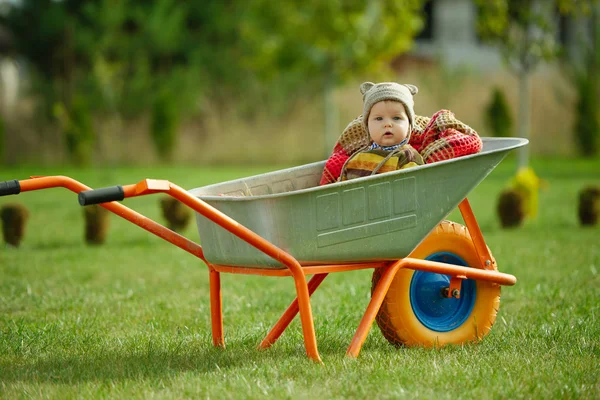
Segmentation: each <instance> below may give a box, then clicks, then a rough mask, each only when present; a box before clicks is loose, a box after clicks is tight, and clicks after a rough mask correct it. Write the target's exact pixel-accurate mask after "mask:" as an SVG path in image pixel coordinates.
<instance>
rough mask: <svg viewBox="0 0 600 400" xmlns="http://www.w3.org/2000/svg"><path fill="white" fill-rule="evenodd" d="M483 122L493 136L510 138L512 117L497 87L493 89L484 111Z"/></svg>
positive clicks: (504, 98) (501, 92)
mask: <svg viewBox="0 0 600 400" xmlns="http://www.w3.org/2000/svg"><path fill="white" fill-rule="evenodd" d="M485 122H486V125H487V128H488V129H489V130H490V132H491V134H492V135H493V136H496V137H506V136H511V132H512V129H513V117H512V115H511V112H510V108H509V107H508V102H507V101H506V97H505V96H504V92H503V91H502V89H500V88H499V87H495V88H494V89H493V92H492V99H491V101H490V103H489V104H488V106H487V108H486V109H485Z"/></svg>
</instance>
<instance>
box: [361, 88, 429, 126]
mask: <svg viewBox="0 0 600 400" xmlns="http://www.w3.org/2000/svg"><path fill="white" fill-rule="evenodd" d="M418 92H419V89H418V88H417V87H416V86H414V85H409V84H399V83H396V82H382V83H377V84H375V83H372V82H365V83H363V84H362V85H360V93H362V95H363V102H364V108H363V124H364V126H365V127H368V121H369V114H370V113H371V107H373V106H374V105H375V103H379V102H380V101H384V100H394V101H399V102H400V103H402V105H403V106H404V110H405V111H406V115H407V116H408V122H409V125H410V131H411V132H412V130H413V127H414V121H415V110H414V106H415V102H414V100H413V95H415V94H417V93H418Z"/></svg>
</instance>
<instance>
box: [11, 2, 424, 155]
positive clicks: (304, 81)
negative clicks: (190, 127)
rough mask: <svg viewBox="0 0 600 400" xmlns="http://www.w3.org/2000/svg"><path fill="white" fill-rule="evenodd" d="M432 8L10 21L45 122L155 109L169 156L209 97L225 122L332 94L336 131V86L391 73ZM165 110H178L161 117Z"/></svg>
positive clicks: (61, 12) (116, 9) (183, 9)
mask: <svg viewBox="0 0 600 400" xmlns="http://www.w3.org/2000/svg"><path fill="white" fill-rule="evenodd" d="M422 3H423V0H372V1H369V2H365V1H363V0H347V1H341V0H328V1H325V0H306V1H303V2H300V1H285V2H272V1H267V0H228V1H222V0H203V1H202V2H189V1H183V0H151V1H141V0H134V1H129V2H123V1H119V0H87V1H83V0H62V1H53V0H22V1H20V2H18V3H15V4H14V5H13V6H12V7H11V8H10V11H9V12H8V14H6V15H5V16H3V17H2V21H1V22H2V23H4V24H5V25H6V26H7V27H8V28H9V29H10V30H11V32H12V33H13V35H14V36H15V39H16V41H15V42H16V50H17V52H18V53H19V54H20V56H21V57H23V58H25V59H26V60H27V62H28V64H29V65H30V70H31V72H32V77H33V80H34V90H35V91H36V93H38V94H41V100H42V102H41V103H42V105H43V106H44V109H45V111H46V112H45V113H44V114H45V115H47V116H49V117H52V116H54V115H55V114H54V113H53V110H55V109H56V106H55V105H56V104H62V106H61V107H63V108H64V113H63V114H62V115H69V116H72V115H73V110H72V108H73V99H74V98H80V97H86V98H87V99H86V101H85V102H84V103H82V104H87V107H89V111H90V112H92V113H93V115H98V114H99V113H107V112H108V113H112V114H117V115H119V116H121V117H124V118H130V117H135V116H138V115H141V114H144V113H148V112H151V110H153V109H154V110H155V113H154V114H155V115H154V118H155V121H158V120H161V121H162V122H161V123H160V124H159V123H155V124H153V126H154V127H155V129H163V128H159V126H163V127H166V126H168V127H169V131H170V133H165V134H164V135H165V136H164V137H163V136H162V134H161V133H160V132H157V131H154V132H153V133H152V138H153V139H154V140H155V144H156V147H157V149H159V148H160V149H161V151H167V153H168V152H170V151H172V150H166V149H165V147H164V143H167V142H168V143H175V139H176V138H175V137H173V132H175V131H176V130H177V124H178V121H180V120H181V115H182V114H183V113H186V112H189V111H194V112H195V111H197V110H198V108H199V107H200V111H202V109H201V107H202V105H203V104H206V102H201V101H199V100H202V99H209V100H210V102H213V103H215V105H216V107H213V108H212V109H213V110H219V111H220V112H227V111H228V107H232V106H236V105H239V104H243V105H244V106H245V108H246V109H245V110H244V112H245V115H247V116H248V117H251V116H252V115H254V114H256V111H257V110H258V109H259V108H266V109H267V110H279V111H287V110H288V109H289V106H290V105H293V104H294V102H295V101H298V99H301V98H305V96H308V95H314V94H315V93H317V91H320V90H323V88H325V89H324V91H325V93H326V99H327V102H326V104H328V107H329V108H328V111H327V112H326V116H327V121H328V124H329V125H328V126H330V125H331V121H333V120H334V119H335V118H334V117H333V115H334V114H335V110H333V104H334V103H333V101H332V90H333V88H334V87H335V86H336V85H338V84H339V83H340V82H343V81H344V80H346V79H347V78H348V77H350V76H357V75H361V74H364V73H375V72H377V71H381V68H384V67H386V66H387V65H386V63H387V62H388V61H389V60H390V59H391V58H392V57H394V56H396V55H398V54H399V53H401V52H403V51H405V50H407V49H408V48H409V46H410V44H411V38H412V36H413V35H414V34H415V32H416V31H417V30H418V29H419V28H420V26H421V20H420V18H419V16H418V12H419V10H420V7H421V5H422ZM31 27H36V29H32V28H31ZM165 93H170V94H171V95H169V96H166V95H165ZM240 98H246V99H255V100H256V101H243V102H240V101H239V100H240ZM166 102H169V105H168V106H166V107H167V108H168V112H165V113H164V114H163V115H158V114H157V113H156V110H157V107H160V104H162V105H165V104H166ZM331 110H333V111H331ZM167 114H168V119H169V121H170V122H169V123H168V124H165V122H166V119H165V118H166V116H167ZM329 130H330V131H335V133H336V134H337V133H339V132H337V129H329ZM79 131H82V130H81V129H76V130H74V132H79ZM167 139H168V140H167ZM82 140H84V141H89V138H88V137H86V138H82ZM168 147H169V148H173V147H174V145H169V146H168ZM167 153H164V152H163V153H160V154H161V155H162V156H164V157H165V158H168V157H169V154H167Z"/></svg>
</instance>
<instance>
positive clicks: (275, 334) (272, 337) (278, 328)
mask: <svg viewBox="0 0 600 400" xmlns="http://www.w3.org/2000/svg"><path fill="white" fill-rule="evenodd" d="M327 275H329V274H317V275H315V276H313V277H312V278H311V280H310V281H309V282H308V295H309V296H312V294H313V293H314V292H315V290H317V288H318V287H319V285H320V284H321V283H322V282H323V280H325V278H326V277H327ZM299 310H300V309H299V307H298V298H296V299H294V301H292V304H290V305H289V307H288V308H287V310H285V312H284V313H283V315H282V316H281V317H280V318H279V320H278V321H277V322H276V323H275V325H274V326H273V328H271V330H270V331H269V333H268V334H267V336H265V338H264V339H263V341H262V342H261V343H260V345H259V346H258V348H259V349H266V348H268V347H271V345H272V344H273V343H275V342H276V341H277V339H279V337H280V336H281V334H282V333H283V331H285V329H286V328H287V327H288V326H289V324H290V323H291V322H292V321H293V320H294V318H295V317H296V314H298V311H299Z"/></svg>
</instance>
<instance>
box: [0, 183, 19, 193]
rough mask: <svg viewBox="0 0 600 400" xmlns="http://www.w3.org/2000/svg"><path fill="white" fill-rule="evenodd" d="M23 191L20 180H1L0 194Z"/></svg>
mask: <svg viewBox="0 0 600 400" xmlns="http://www.w3.org/2000/svg"><path fill="white" fill-rule="evenodd" d="M19 193H21V184H20V183H19V181H18V180H16V179H13V180H12V181H4V182H0V196H8V195H11V194H19Z"/></svg>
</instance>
